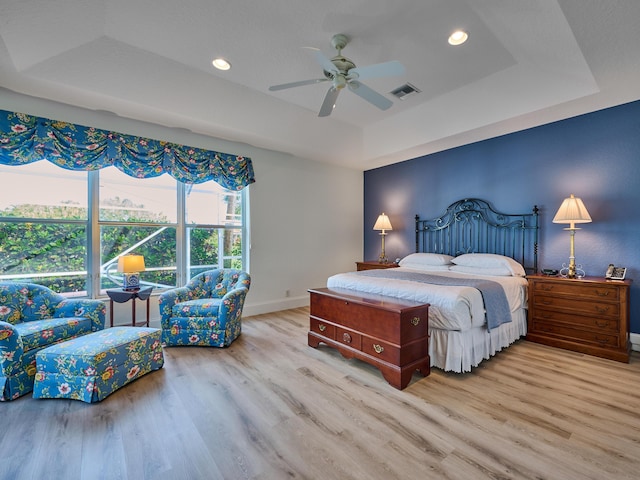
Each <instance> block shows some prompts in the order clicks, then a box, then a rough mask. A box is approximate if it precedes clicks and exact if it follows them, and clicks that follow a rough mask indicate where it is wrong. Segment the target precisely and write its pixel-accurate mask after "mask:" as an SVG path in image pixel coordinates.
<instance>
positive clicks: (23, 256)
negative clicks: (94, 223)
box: [0, 162, 88, 294]
mask: <svg viewBox="0 0 640 480" xmlns="http://www.w3.org/2000/svg"><path fill="white" fill-rule="evenodd" d="M0 175H2V188H1V189H0V280H20V281H31V282H34V283H40V284H43V285H47V286H49V287H51V288H52V289H54V290H56V291H64V292H83V294H84V293H85V292H86V279H87V269H86V266H85V265H86V258H87V220H88V208H87V188H88V184H87V172H74V171H69V170H64V169H62V168H60V167H57V166H55V165H53V164H51V163H49V162H36V163H31V164H28V165H21V166H12V167H7V166H0Z"/></svg>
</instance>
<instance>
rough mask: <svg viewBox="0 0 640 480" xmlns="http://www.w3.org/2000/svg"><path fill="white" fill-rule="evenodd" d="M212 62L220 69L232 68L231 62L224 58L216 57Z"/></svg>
mask: <svg viewBox="0 0 640 480" xmlns="http://www.w3.org/2000/svg"><path fill="white" fill-rule="evenodd" d="M211 63H212V64H213V66H214V67H216V68H217V69H218V70H229V69H230V68H231V64H230V63H229V62H227V61H226V60H225V59H224V58H214V59H213V62H211Z"/></svg>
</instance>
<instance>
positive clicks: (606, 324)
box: [596, 320, 609, 328]
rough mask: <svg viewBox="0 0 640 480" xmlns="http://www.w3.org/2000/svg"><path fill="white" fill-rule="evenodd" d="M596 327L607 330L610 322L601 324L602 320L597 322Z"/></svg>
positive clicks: (606, 321)
mask: <svg viewBox="0 0 640 480" xmlns="http://www.w3.org/2000/svg"><path fill="white" fill-rule="evenodd" d="M596 325H597V326H598V327H600V328H606V327H608V326H609V320H605V321H604V322H601V321H600V320H596Z"/></svg>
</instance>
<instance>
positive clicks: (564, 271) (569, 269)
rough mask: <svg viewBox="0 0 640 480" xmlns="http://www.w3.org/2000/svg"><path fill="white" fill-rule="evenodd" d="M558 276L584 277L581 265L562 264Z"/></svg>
mask: <svg viewBox="0 0 640 480" xmlns="http://www.w3.org/2000/svg"><path fill="white" fill-rule="evenodd" d="M560 276H561V277H565V278H582V277H584V276H585V272H584V270H583V269H582V265H571V264H569V265H567V264H566V263H563V264H562V268H561V269H560Z"/></svg>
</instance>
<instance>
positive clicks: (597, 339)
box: [596, 335, 609, 345]
mask: <svg viewBox="0 0 640 480" xmlns="http://www.w3.org/2000/svg"><path fill="white" fill-rule="evenodd" d="M596 342H598V343H599V344H600V345H607V344H608V343H609V338H600V337H598V336H597V335H596Z"/></svg>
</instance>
